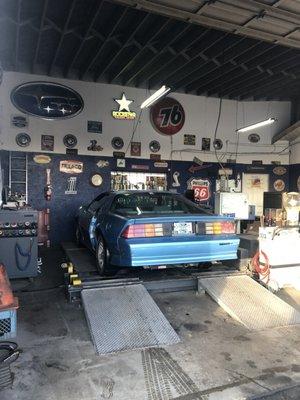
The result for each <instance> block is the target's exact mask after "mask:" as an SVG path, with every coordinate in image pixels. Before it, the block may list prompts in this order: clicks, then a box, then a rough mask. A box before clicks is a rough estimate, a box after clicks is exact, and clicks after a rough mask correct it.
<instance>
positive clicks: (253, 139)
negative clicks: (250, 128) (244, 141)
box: [248, 133, 260, 143]
mask: <svg viewBox="0 0 300 400" xmlns="http://www.w3.org/2000/svg"><path fill="white" fill-rule="evenodd" d="M248 140H249V142H250V143H258V142H259V141H260V136H259V135H258V134H257V133H250V135H249V136H248Z"/></svg>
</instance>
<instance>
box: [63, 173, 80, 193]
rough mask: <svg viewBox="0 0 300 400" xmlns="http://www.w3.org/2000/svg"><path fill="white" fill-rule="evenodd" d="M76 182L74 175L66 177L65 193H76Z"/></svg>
mask: <svg viewBox="0 0 300 400" xmlns="http://www.w3.org/2000/svg"><path fill="white" fill-rule="evenodd" d="M76 183H77V177H76V176H71V177H70V178H68V184H67V190H66V191H65V194H77V190H76Z"/></svg>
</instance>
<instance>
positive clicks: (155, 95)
mask: <svg viewBox="0 0 300 400" xmlns="http://www.w3.org/2000/svg"><path fill="white" fill-rule="evenodd" d="M170 91H171V89H170V88H169V87H167V86H165V85H163V86H162V87H161V88H160V89H158V90H157V91H156V92H155V93H153V94H152V95H151V96H150V97H148V99H146V100H145V101H144V102H143V103H142V104H141V109H143V108H147V107H149V106H151V105H152V104H154V103H155V102H156V101H157V100H158V99H160V98H161V97H163V96H165V95H166V94H167V93H169V92H170Z"/></svg>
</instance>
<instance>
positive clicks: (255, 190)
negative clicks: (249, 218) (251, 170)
mask: <svg viewBox="0 0 300 400" xmlns="http://www.w3.org/2000/svg"><path fill="white" fill-rule="evenodd" d="M268 191H269V175H268V174H243V181H242V192H243V193H245V195H246V196H247V199H248V202H249V204H250V205H255V215H256V216H259V217H260V216H261V215H263V202H264V192H268Z"/></svg>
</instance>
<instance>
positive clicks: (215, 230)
mask: <svg viewBox="0 0 300 400" xmlns="http://www.w3.org/2000/svg"><path fill="white" fill-rule="evenodd" d="M226 233H227V234H228V233H230V234H234V233H236V227H235V222H234V221H216V222H205V223H199V224H198V234H202V235H203V234H204V235H221V234H226Z"/></svg>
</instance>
